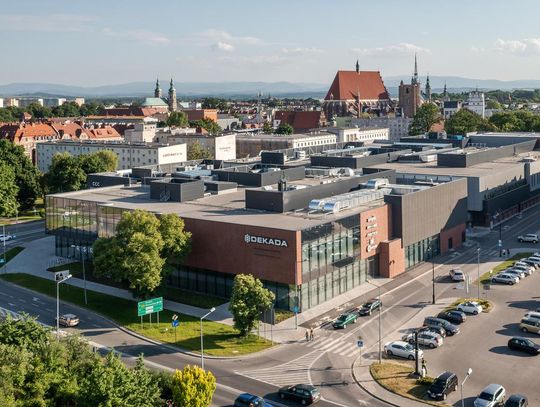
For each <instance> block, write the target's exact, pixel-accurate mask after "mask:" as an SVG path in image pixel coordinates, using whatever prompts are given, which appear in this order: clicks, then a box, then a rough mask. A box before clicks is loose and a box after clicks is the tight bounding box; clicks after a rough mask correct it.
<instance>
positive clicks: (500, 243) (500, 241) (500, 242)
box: [499, 239, 502, 247]
mask: <svg viewBox="0 0 540 407" xmlns="http://www.w3.org/2000/svg"><path fill="white" fill-rule="evenodd" d="M499 247H502V240H500V239H499Z"/></svg>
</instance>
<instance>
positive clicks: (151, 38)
mask: <svg viewBox="0 0 540 407" xmlns="http://www.w3.org/2000/svg"><path fill="white" fill-rule="evenodd" d="M102 33H103V35H105V36H107V37H112V38H118V39H121V40H128V41H138V42H143V43H147V44H167V43H168V42H169V39H168V38H167V37H166V36H165V35H164V34H161V33H158V32H154V31H148V30H124V31H114V30H111V29H110V28H104V29H103V31H102Z"/></svg>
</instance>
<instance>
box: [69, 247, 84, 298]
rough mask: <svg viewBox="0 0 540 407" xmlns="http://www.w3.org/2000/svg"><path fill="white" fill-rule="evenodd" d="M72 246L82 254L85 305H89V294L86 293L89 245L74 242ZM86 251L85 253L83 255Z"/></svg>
mask: <svg viewBox="0 0 540 407" xmlns="http://www.w3.org/2000/svg"><path fill="white" fill-rule="evenodd" d="M71 247H72V248H74V249H75V250H77V251H78V252H79V254H80V255H81V263H82V275H83V287H84V305H88V296H87V295H86V270H85V267H84V260H85V257H86V253H87V251H88V247H86V246H76V245H74V244H72V245H71ZM83 253H84V255H83Z"/></svg>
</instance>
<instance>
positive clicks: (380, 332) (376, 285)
mask: <svg viewBox="0 0 540 407" xmlns="http://www.w3.org/2000/svg"><path fill="white" fill-rule="evenodd" d="M373 274H375V270H374V271H373ZM373 279H375V276H373ZM367 283H368V284H371V285H374V286H375V287H377V288H378V289H379V364H381V363H382V328H381V308H382V302H381V286H380V285H379V284H374V283H372V282H371V281H367Z"/></svg>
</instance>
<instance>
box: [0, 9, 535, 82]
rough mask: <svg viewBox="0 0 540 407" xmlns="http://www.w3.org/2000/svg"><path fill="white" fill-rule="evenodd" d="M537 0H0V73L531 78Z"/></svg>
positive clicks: (57, 78)
mask: <svg viewBox="0 0 540 407" xmlns="http://www.w3.org/2000/svg"><path fill="white" fill-rule="evenodd" d="M539 15H540V1H538V0H519V1H518V2H516V1H507V0H504V1H503V0H467V1H463V0H452V1H448V0H446V1H439V0H426V1H424V0H407V1H404V0H384V1H378V2H373V1H365V0H349V1H342V0H333V1H319V0H287V1H282V0H274V1H265V2H263V1H253V0H252V1H249V2H248V1H235V0H230V1H218V0H207V1H193V0H192V1H187V0H160V1H159V2H158V1H148V0H144V1H140V0H107V1H104V0H18V1H7V0H3V1H2V6H1V13H0V60H3V62H2V63H0V84H8V83H12V82H43V83H57V84H65V85H81V86H99V85H110V84H120V83H127V82H133V81H149V80H154V79H155V78H156V77H158V76H159V77H160V78H162V79H163V80H166V79H168V78H170V77H174V78H175V81H178V82H223V81H263V82H277V81H287V82H304V83H307V82H309V83H323V84H325V83H329V82H331V80H332V78H333V76H334V75H335V72H336V71H337V70H339V69H351V70H352V69H354V65H355V63H356V59H357V58H358V59H359V62H360V67H361V69H363V70H379V71H381V73H382V75H383V77H390V76H398V75H403V76H404V77H405V78H410V75H411V73H412V69H413V60H414V54H415V53H416V54H417V55H418V63H419V66H418V67H419V73H420V75H425V74H426V73H429V74H430V75H435V76H437V75H445V76H462V77H467V78H479V79H499V80H518V79H540V70H539V69H538V68H539V67H540V25H539V24H538V21H537V20H538V16H539Z"/></svg>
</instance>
